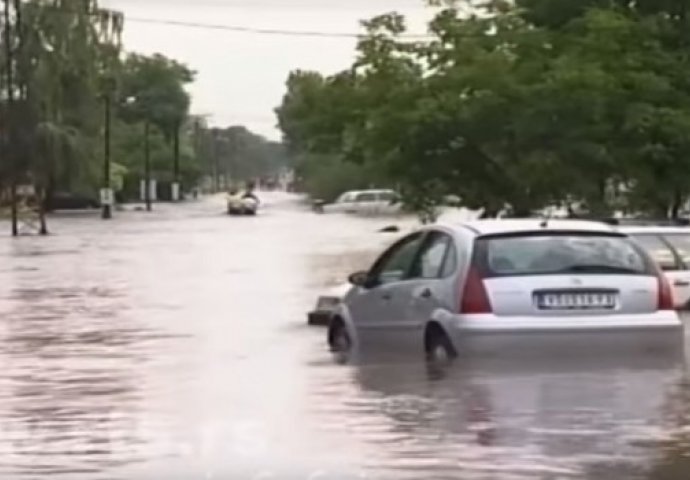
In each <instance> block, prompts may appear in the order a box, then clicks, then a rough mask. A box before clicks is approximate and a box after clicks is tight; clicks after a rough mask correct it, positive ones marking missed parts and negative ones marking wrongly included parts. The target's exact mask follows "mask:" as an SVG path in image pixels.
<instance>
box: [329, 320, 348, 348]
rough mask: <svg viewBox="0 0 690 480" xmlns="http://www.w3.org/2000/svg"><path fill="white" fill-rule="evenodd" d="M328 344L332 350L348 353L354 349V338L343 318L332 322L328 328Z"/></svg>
mask: <svg viewBox="0 0 690 480" xmlns="http://www.w3.org/2000/svg"><path fill="white" fill-rule="evenodd" d="M328 346H329V347H330V349H331V352H333V353H338V354H346V353H349V352H350V351H351V350H352V338H351V337H350V334H349V333H348V331H347V327H345V324H344V323H343V322H342V320H335V321H333V322H331V325H330V327H329V329H328Z"/></svg>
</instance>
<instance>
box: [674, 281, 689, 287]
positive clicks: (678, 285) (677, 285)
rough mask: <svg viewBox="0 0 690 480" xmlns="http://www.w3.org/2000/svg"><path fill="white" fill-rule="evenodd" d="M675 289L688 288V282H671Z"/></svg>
mask: <svg viewBox="0 0 690 480" xmlns="http://www.w3.org/2000/svg"><path fill="white" fill-rule="evenodd" d="M673 285H675V286H676V287H690V281H688V280H676V281H675V282H673Z"/></svg>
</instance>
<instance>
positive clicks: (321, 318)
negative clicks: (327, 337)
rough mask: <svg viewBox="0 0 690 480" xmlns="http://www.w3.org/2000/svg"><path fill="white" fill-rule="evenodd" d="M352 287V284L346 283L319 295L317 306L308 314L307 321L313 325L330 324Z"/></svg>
mask: <svg viewBox="0 0 690 480" xmlns="http://www.w3.org/2000/svg"><path fill="white" fill-rule="evenodd" d="M351 289H352V285H350V284H349V283H344V284H342V285H338V286H336V287H332V288H331V289H329V290H328V291H326V292H324V293H323V294H321V295H319V297H318V299H317V300H316V307H315V308H314V310H312V311H311V312H309V313H308V314H307V323H308V324H309V325H312V326H328V325H329V324H330V322H331V317H332V316H333V313H334V312H335V311H336V309H337V308H338V305H340V302H342V301H343V298H345V296H346V295H347V293H348V292H349V291H350V290H351Z"/></svg>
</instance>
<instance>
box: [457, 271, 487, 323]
mask: <svg viewBox="0 0 690 480" xmlns="http://www.w3.org/2000/svg"><path fill="white" fill-rule="evenodd" d="M491 311H492V310H491V302H490V301H489V296H488V295H487V293H486V287H484V279H483V278H482V275H481V274H480V273H479V271H478V270H477V269H476V268H470V271H469V273H468V274H467V279H466V280H465V287H464V288H463V290H462V298H461V299H460V313H467V314H472V313H491Z"/></svg>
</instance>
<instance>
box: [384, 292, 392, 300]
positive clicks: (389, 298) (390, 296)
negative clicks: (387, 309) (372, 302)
mask: <svg viewBox="0 0 690 480" xmlns="http://www.w3.org/2000/svg"><path fill="white" fill-rule="evenodd" d="M392 298H393V295H391V294H390V293H388V292H386V293H383V294H381V299H382V300H391V299H392Z"/></svg>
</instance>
